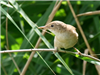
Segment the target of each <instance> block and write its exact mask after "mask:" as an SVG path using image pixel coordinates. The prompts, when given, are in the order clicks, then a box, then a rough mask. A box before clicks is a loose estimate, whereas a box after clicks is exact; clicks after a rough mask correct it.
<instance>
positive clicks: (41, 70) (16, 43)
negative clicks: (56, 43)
mask: <svg viewBox="0 0 100 75" xmlns="http://www.w3.org/2000/svg"><path fill="white" fill-rule="evenodd" d="M4 3H6V4H4ZM17 3H18V5H19V6H20V7H21V8H22V9H23V10H24V12H25V13H26V14H27V16H28V17H29V18H30V19H31V20H32V21H33V22H34V23H36V24H37V25H38V26H43V25H45V23H46V22H47V20H48V16H49V14H50V13H51V11H52V9H53V6H54V4H55V2H53V1H17ZM71 4H72V7H73V9H74V11H75V13H76V14H80V13H85V12H89V11H97V10H100V1H71ZM1 7H2V8H3V9H4V10H6V11H8V13H9V14H10V16H11V17H12V18H13V20H14V21H15V22H16V23H17V25H18V27H20V29H21V30H22V32H23V33H24V34H25V35H26V36H27V37H28V39H29V40H30V41H31V43H32V44H33V45H34V46H35V44H36V43H37V40H38V38H39V36H38V35H37V33H36V32H34V31H33V29H32V27H31V26H30V25H29V24H28V23H27V22H26V21H25V20H24V19H23V17H22V15H21V14H19V13H18V12H17V11H16V9H15V8H14V7H13V6H12V5H11V4H10V3H9V4H8V7H7V1H1ZM53 20H60V21H63V22H64V23H66V24H71V25H73V26H75V27H76V29H77V32H78V33H79V40H78V43H77V44H76V45H75V47H76V48H78V49H79V50H80V51H81V52H82V53H84V50H85V49H87V47H86V45H85V43H84V40H83V38H82V36H81V33H80V31H79V29H78V28H77V25H76V22H75V19H74V17H73V15H72V12H71V11H70V8H69V6H68V3H67V2H66V1H63V2H62V4H61V6H60V8H59V10H58V11H57V12H56V14H55V16H54V18H53ZM79 21H80V24H81V27H82V29H83V31H84V34H85V36H86V38H87V40H88V41H89V44H90V46H91V48H92V50H93V51H94V52H95V53H96V54H100V14H98V15H90V16H81V17H79ZM40 31H41V30H40ZM45 37H46V39H47V40H48V41H49V42H50V43H51V44H52V45H53V40H54V36H53V35H50V34H48V33H46V35H45ZM8 41H9V49H10V50H14V49H30V48H32V46H31V45H30V44H29V42H28V41H27V40H26V39H25V37H24V36H23V35H22V34H21V33H20V31H19V30H18V29H17V28H16V27H15V26H14V25H13V23H12V22H11V21H10V20H8ZM5 46H7V44H6V16H5V15H4V14H3V13H2V12H1V49H2V50H5V49H6V48H5ZM39 48H47V46H46V45H45V44H44V42H41V43H40V45H39ZM68 50H71V51H74V50H73V49H72V48H70V49H68ZM30 53H31V52H22V53H17V52H15V53H12V56H13V57H14V59H15V61H16V63H17V64H18V67H19V68H20V70H21V71H22V69H23V67H24V65H25V63H26V61H27V60H28V58H29V55H30ZM40 54H41V55H42V57H43V58H44V59H45V61H46V62H47V63H48V64H49V66H50V67H51V68H52V69H53V70H54V71H55V73H56V74H57V75H70V73H69V72H68V71H67V70H66V69H65V67H64V66H63V65H62V64H61V63H60V62H59V61H58V60H57V58H56V57H55V56H54V55H53V53H52V52H40ZM60 55H61V56H62V57H63V59H64V60H65V62H66V63H67V64H68V66H69V67H70V68H71V70H72V71H73V72H74V74H75V75H82V69H83V61H82V60H80V59H78V58H76V57H74V56H72V55H69V54H64V53H60ZM98 58H100V56H98ZM1 63H2V67H4V68H5V70H6V72H7V74H8V75H19V73H18V71H17V69H16V68H15V66H14V64H13V62H12V60H11V57H10V56H9V55H8V54H1ZM94 74H95V75H98V73H97V71H96V69H95V66H94V65H93V64H91V63H87V65H86V75H94ZM1 75H5V73H4V71H3V68H2V69H1ZM26 75H53V73H52V72H51V71H50V70H49V69H48V67H47V66H46V65H45V63H44V62H43V61H42V59H41V58H40V57H39V56H38V55H37V54H35V55H34V58H33V59H32V61H31V63H30V65H29V67H28V70H27V71H26Z"/></svg>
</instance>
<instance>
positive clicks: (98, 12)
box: [77, 10, 100, 17]
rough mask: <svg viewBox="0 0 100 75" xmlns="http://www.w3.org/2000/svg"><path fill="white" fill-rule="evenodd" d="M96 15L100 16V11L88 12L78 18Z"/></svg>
mask: <svg viewBox="0 0 100 75" xmlns="http://www.w3.org/2000/svg"><path fill="white" fill-rule="evenodd" d="M95 14H100V10H99V11H91V12H86V13H82V14H78V15H77V17H79V16H88V15H95Z"/></svg>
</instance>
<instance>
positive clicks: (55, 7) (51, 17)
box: [21, 1, 62, 75]
mask: <svg viewBox="0 0 100 75" xmlns="http://www.w3.org/2000/svg"><path fill="white" fill-rule="evenodd" d="M61 2H62V1H60V2H59V3H58V4H57V3H56V4H55V6H54V9H53V11H52V12H51V14H50V15H49V18H48V21H47V23H49V22H51V21H52V19H53V17H54V15H55V13H56V11H57V10H58V8H59V7H60V5H61ZM47 23H46V24H47ZM45 32H46V30H44V31H43V32H42V35H45ZM41 41H42V40H41V38H39V39H38V41H37V43H36V45H35V48H38V46H39V44H40V43H41ZM34 54H35V51H34V52H32V53H31V55H30V57H29V59H28V60H27V62H26V64H25V66H24V68H23V70H22V72H21V75H25V73H26V70H27V68H28V66H29V64H30V62H31V60H32V58H33V55H34Z"/></svg>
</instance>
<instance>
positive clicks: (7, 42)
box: [6, 1, 21, 74]
mask: <svg viewBox="0 0 100 75" xmlns="http://www.w3.org/2000/svg"><path fill="white" fill-rule="evenodd" d="M8 4H9V1H8ZM7 12H8V8H7ZM6 44H7V47H6V49H9V41H8V17H6ZM8 54H9V56H10V57H11V59H12V61H13V63H14V65H15V67H16V68H17V70H18V72H19V74H20V73H21V71H20V69H19V67H18V65H17V64H16V62H15V60H14V58H13V57H12V55H11V54H10V53H8Z"/></svg>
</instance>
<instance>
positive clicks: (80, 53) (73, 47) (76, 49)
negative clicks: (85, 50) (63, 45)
mask: <svg viewBox="0 0 100 75" xmlns="http://www.w3.org/2000/svg"><path fill="white" fill-rule="evenodd" d="M73 48H74V49H75V50H76V51H77V52H78V54H79V55H82V53H81V52H80V51H79V50H78V49H76V48H75V47H73Z"/></svg>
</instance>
